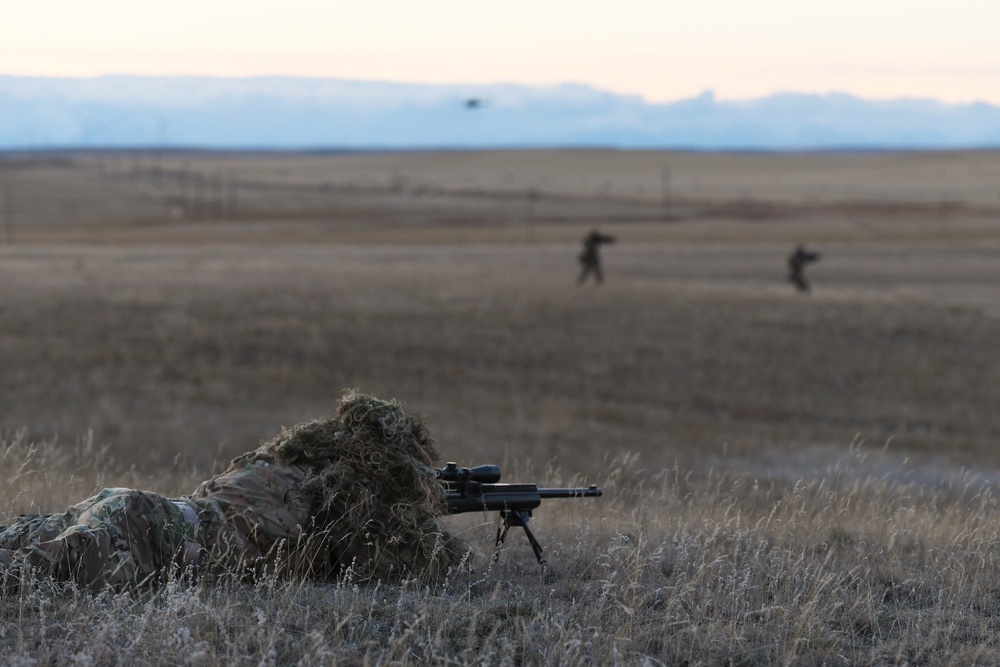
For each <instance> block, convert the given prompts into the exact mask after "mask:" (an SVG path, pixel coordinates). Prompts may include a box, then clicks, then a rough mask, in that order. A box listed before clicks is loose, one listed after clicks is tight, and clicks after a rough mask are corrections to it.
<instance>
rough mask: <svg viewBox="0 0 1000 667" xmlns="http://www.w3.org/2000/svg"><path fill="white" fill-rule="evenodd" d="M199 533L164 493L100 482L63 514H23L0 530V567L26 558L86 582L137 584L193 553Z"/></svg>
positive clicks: (16, 568) (13, 566) (15, 570)
mask: <svg viewBox="0 0 1000 667" xmlns="http://www.w3.org/2000/svg"><path fill="white" fill-rule="evenodd" d="M197 533H198V531H197V526H195V525H194V524H192V523H189V521H188V520H187V519H185V517H184V511H183V509H182V508H181V507H179V506H178V505H177V504H176V503H174V502H171V501H170V500H168V499H167V498H164V497H163V496H160V495H158V494H155V493H148V492H145V491H136V490H133V489H122V488H111V489H103V490H102V491H100V492H99V493H98V494H97V495H95V496H93V497H91V498H88V499H87V500H84V501H83V502H80V503H77V504H76V505H73V506H72V507H70V508H69V509H67V510H66V511H65V512H64V513H62V514H53V515H37V516H22V517H20V518H19V520H18V521H17V522H15V523H14V524H13V525H11V526H7V527H5V528H3V529H2V530H0V570H5V569H10V570H11V574H14V575H16V574H19V572H20V571H21V570H22V569H24V567H25V566H30V567H31V568H33V569H34V570H35V571H37V572H38V573H39V574H43V575H48V576H51V577H53V578H55V579H60V580H64V581H75V582H77V583H79V584H81V585H85V586H89V587H91V588H100V587H103V586H112V587H115V588H123V587H125V586H136V585H141V584H143V583H147V582H148V581H149V580H150V579H151V578H152V577H154V576H155V575H157V574H160V573H162V572H163V571H165V570H166V569H167V568H168V567H169V566H170V565H171V564H173V563H177V564H178V565H181V566H183V565H184V559H185V557H187V558H188V559H192V557H194V558H196V557H197V553H198V550H199V547H198V546H197V541H196V540H197V539H198V535H197Z"/></svg>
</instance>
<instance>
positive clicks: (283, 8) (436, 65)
mask: <svg viewBox="0 0 1000 667" xmlns="http://www.w3.org/2000/svg"><path fill="white" fill-rule="evenodd" d="M0 3H2V4H0V6H2V12H0V21H2V22H0V74H15V75H33V76H72V77H82V76H95V75H101V74H167V75H207V76H227V77H228V76H234V77H236V76H258V75H290V76H310V77H314V76H315V77H337V78H348V79H361V80H381V81H398V82H420V83H463V84H487V83H500V82H503V83H523V84H531V85H552V84H558V83H564V82H572V83H583V84H588V85H591V86H594V87H597V88H602V89H606V90H611V91H615V92H619V93H634V94H638V95H641V96H643V97H645V98H646V99H648V100H650V101H669V100H676V99H682V98H687V97H692V96H694V95H697V94H699V93H701V92H702V91H705V90H713V91H715V93H716V96H717V97H719V98H722V99H744V98H750V97H759V96H763V95H767V94H770V93H774V92H788V91H792V92H813V93H826V92H833V91H835V92H846V93H851V94H855V95H859V96H862V97H869V98H879V99H890V98H897V97H923V98H934V99H939V100H942V101H947V102H973V101H987V102H991V103H994V104H1000V1H998V0H951V1H950V2H933V3H932V2H927V1H926V0H827V1H826V2H823V3H822V4H820V3H817V2H811V1H810V0H701V1H700V2H699V1H694V0H686V1H685V2H652V1H640V0H616V1H615V2H594V1H591V0H572V1H570V0H551V1H546V0H532V1H530V2H529V1H526V0H507V1H505V2H502V3H501V2H496V3H482V2H475V1H474V0H472V1H470V0H461V1H459V0H424V1H422V2H421V1H420V0H352V1H350V2H340V1H333V0H282V1H281V2H274V1H264V0H239V1H237V0H170V2H156V3H151V2H142V1H141V0H140V1H136V0H128V1H125V0H92V1H90V2H83V1H81V0H38V1H37V2H31V1H23V0H0Z"/></svg>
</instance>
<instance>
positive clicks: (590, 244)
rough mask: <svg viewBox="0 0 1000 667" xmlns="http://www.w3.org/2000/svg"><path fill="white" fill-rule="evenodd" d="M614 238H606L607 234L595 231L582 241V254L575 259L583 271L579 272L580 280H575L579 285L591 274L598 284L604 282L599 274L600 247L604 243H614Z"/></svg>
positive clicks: (602, 275)
mask: <svg viewBox="0 0 1000 667" xmlns="http://www.w3.org/2000/svg"><path fill="white" fill-rule="evenodd" d="M614 242H615V237H613V236H608V235H607V234H602V233H600V232H599V231H597V230H596V229H595V230H593V231H592V232H590V234H587V236H586V237H584V239H583V252H581V253H580V256H579V257H578V258H577V259H579V260H580V264H582V265H583V270H582V271H581V272H580V278H579V279H578V280H577V282H579V283H580V284H583V281H585V280H586V279H587V276H589V275H590V274H591V273H593V274H594V278H595V279H596V280H597V282H598V283H603V282H604V274H603V273H601V255H600V246H601V245H602V244H604V243H614Z"/></svg>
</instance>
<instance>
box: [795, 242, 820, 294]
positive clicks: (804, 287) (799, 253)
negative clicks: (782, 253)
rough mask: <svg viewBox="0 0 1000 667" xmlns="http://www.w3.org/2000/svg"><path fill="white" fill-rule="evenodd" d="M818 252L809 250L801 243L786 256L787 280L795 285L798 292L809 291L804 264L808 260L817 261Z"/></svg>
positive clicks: (807, 262)
mask: <svg viewBox="0 0 1000 667" xmlns="http://www.w3.org/2000/svg"><path fill="white" fill-rule="evenodd" d="M819 258H820V254H819V253H818V252H809V251H807V250H806V249H805V247H804V246H802V245H801V244H800V245H798V246H796V247H795V251H794V252H792V254H791V255H789V256H788V281H789V282H791V283H792V284H793V285H795V288H796V289H797V290H799V291H800V292H808V291H809V282H808V281H807V280H806V276H805V273H803V272H804V271H805V268H806V265H807V264H809V263H810V262H815V261H818V260H819Z"/></svg>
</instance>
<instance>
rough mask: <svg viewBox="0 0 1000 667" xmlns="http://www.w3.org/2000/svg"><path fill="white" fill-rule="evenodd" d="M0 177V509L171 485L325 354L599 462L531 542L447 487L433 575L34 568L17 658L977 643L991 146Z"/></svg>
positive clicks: (69, 162)
mask: <svg viewBox="0 0 1000 667" xmlns="http://www.w3.org/2000/svg"><path fill="white" fill-rule="evenodd" d="M0 196H2V197H3V199H2V207H0V216H2V217H0V223H2V224H0V239H2V240H3V241H4V243H2V244H0V323H2V324H0V359H2V361H3V364H2V365H3V371H2V372H0V457H2V459H3V467H2V470H3V471H4V472H3V473H0V478H2V479H3V482H4V484H3V489H4V491H3V494H2V495H0V523H2V522H3V520H4V519H5V518H7V517H9V516H11V515H13V514H17V513H21V512H51V511H58V510H60V509H62V508H64V507H65V505H66V504H68V503H69V502H73V501H75V500H79V499H80V498H82V497H84V496H86V495H88V494H89V493H91V492H92V491H93V490H94V489H96V488H100V487H101V486H111V485H125V486H137V487H141V488H148V489H151V490H155V491H159V492H162V493H165V494H168V495H180V494H183V493H188V492H190V491H191V490H193V488H194V486H195V485H196V484H197V482H198V481H199V480H200V479H203V478H205V477H207V476H208V475H210V474H211V473H212V472H213V471H215V470H218V469H219V468H220V467H221V466H222V465H224V463H226V462H227V461H228V459H229V458H231V457H232V456H234V455H236V454H238V453H240V452H243V451H245V450H247V449H250V448H253V447H254V446H256V444H257V443H258V441H259V440H261V439H268V438H270V437H271V436H272V435H274V434H275V433H276V432H277V431H278V430H279V429H280V427H281V426H282V425H291V424H294V423H298V422H301V421H304V420H307V419H310V418H313V417H323V416H327V415H329V414H331V413H332V411H333V410H334V408H335V405H336V400H337V397H338V396H339V394H340V392H341V390H342V389H343V388H345V387H358V388H360V389H362V390H364V391H368V392H372V393H375V394H378V395H381V396H384V397H395V398H398V399H400V400H402V401H403V402H405V403H406V404H407V406H408V407H409V408H410V409H411V410H414V411H417V412H421V413H423V414H425V415H426V417H427V421H428V424H429V426H430V428H431V430H432V433H433V435H434V436H435V437H436V439H437V440H438V442H439V443H440V446H441V449H442V451H443V452H444V454H445V457H446V458H447V459H449V460H456V461H458V462H460V463H462V464H467V465H472V464H477V463H487V462H493V463H498V464H500V465H502V466H503V467H504V469H505V471H506V473H507V474H505V477H506V478H507V479H508V481H516V480H518V479H521V480H527V479H531V480H535V481H539V482H543V483H545V484H557V483H570V482H574V481H580V482H582V481H586V482H588V483H590V482H596V483H600V484H602V485H604V486H605V490H606V496H605V497H604V498H603V499H601V500H599V501H589V500H587V501H564V502H561V503H557V502H553V503H551V504H550V505H551V508H550V505H546V506H544V507H543V508H542V510H541V511H539V512H537V513H536V519H535V523H536V526H535V530H536V533H537V534H538V535H539V537H540V539H541V540H542V542H543V544H545V545H546V547H547V549H548V552H549V560H550V562H551V563H552V568H551V572H550V573H549V575H548V576H547V577H545V578H543V577H540V576H539V574H538V571H537V568H536V567H535V564H534V561H533V559H532V556H531V552H530V550H529V549H528V547H527V545H526V544H524V543H522V541H521V540H514V541H513V542H512V543H511V544H510V545H509V548H508V553H505V554H504V556H503V558H502V559H501V561H500V563H499V564H498V565H496V566H493V565H491V564H490V563H489V559H488V558H486V555H488V553H489V546H490V544H489V543H490V534H491V531H492V530H493V528H494V527H493V524H492V523H490V522H489V521H488V519H487V518H484V517H473V518H467V519H468V520H467V522H466V523H462V522H461V521H458V520H456V526H458V527H461V528H463V529H464V530H466V531H467V533H466V534H467V535H469V536H470V538H471V539H472V541H473V543H474V544H476V545H477V546H479V547H480V548H481V550H482V555H481V556H478V557H477V558H475V559H473V560H472V561H470V564H469V567H467V568H464V569H463V570H462V571H460V572H456V573H455V575H454V577H452V578H450V579H449V581H447V582H445V584H443V585H442V586H440V587H438V588H434V589H422V588H420V587H418V586H415V585H414V586H406V585H404V586H386V585H380V586H372V585H358V583H357V582H353V581H351V580H350V577H345V579H344V580H343V581H340V582H336V583H335V584H330V585H313V584H301V583H293V582H275V581H266V582H261V584H260V585H258V586H251V587H245V588H237V587H224V588H221V589H220V588H206V587H201V586H188V585H184V584H182V583H181V582H178V583H177V584H176V585H174V586H171V587H168V589H167V590H164V591H161V592H159V593H157V594H156V595H154V596H152V597H151V598H150V597H149V596H137V595H123V596H111V595H102V596H98V597H97V598H96V599H95V598H93V597H92V596H90V595H88V594H84V593H81V592H79V591H74V590H71V589H62V588H58V587H51V586H47V585H39V586H38V587H37V588H36V589H32V590H26V591H22V592H21V593H19V594H18V595H17V596H16V597H7V598H5V599H4V611H3V613H4V624H3V626H2V628H0V646H2V647H3V652H4V653H6V654H7V655H11V656H15V658H14V659H15V662H16V661H17V660H20V661H21V662H20V663H16V664H66V663H67V662H71V661H76V662H77V663H78V664H114V663H115V662H120V663H127V664H136V663H142V662H150V663H156V662H160V661H163V662H168V663H176V664H237V663H238V664H243V663H246V662H247V661H250V662H260V663H262V664H269V663H276V664H287V663H296V662H302V663H304V664H330V663H334V662H339V663H345V664H358V663H362V662H365V661H368V662H372V663H400V664H409V663H413V664H416V663H421V664H422V663H424V662H426V661H428V660H430V661H434V662H441V663H447V662H454V663H463V664H467V663H480V662H481V663H484V664H513V663H543V662H544V663H573V664H575V663H579V662H593V663H601V664H604V663H612V662H620V663H626V664H642V663H648V664H658V663H663V664H692V665H693V664H730V663H731V664H928V663H932V664H973V663H976V662H978V663H980V664H995V663H996V662H997V661H998V660H1000V642H998V641H997V640H996V639H995V635H996V634H997V629H998V628H997V622H996V621H995V620H994V616H995V615H996V614H995V612H996V605H997V602H996V599H997V597H996V596H997V591H996V584H995V582H996V581H1000V561H998V557H1000V543H998V540H1000V537H998V536H1000V520H998V519H997V512H996V509H997V508H996V500H995V499H994V495H995V489H996V487H997V485H998V483H1000V474H998V471H1000V450H998V448H997V447H996V444H997V441H998V436H1000V414H998V411H997V406H998V405H1000V386H998V384H997V382H996V378H997V377H998V375H1000V373H998V371H1000V351H998V346H997V341H998V340H1000V262H998V251H1000V154H998V153H991V152H978V153H975V152H973V153H907V154H880V153H861V154H849V153H848V154H821V155H766V154H760V155H758V154H740V155H724V154H683V153H657V152H635V153H630V152H610V151H604V152H602V151H567V152H558V151H554V152H517V151H514V152H497V153H442V154H423V153H406V154H308V155H303V154H288V155H284V154H276V155H264V154H261V155H255V154H213V153H140V154H124V153H106V154H101V153H74V154H51V155H7V156H0ZM594 227H599V228H600V229H601V230H602V231H604V232H607V233H611V234H613V235H615V236H616V237H617V238H618V241H617V243H616V244H614V245H612V246H609V247H607V248H605V250H604V252H603V258H604V269H605V274H606V277H607V280H606V283H605V284H603V285H600V286H598V285H596V284H594V283H587V284H584V285H578V284H577V283H576V276H577V272H578V268H579V267H578V266H577V264H576V255H577V253H578V252H579V249H580V240H581V238H582V237H583V236H584V235H585V234H586V233H587V232H588V231H589V230H590V229H592V228H594ZM798 242H803V243H807V244H808V245H809V246H810V247H812V248H815V249H816V250H819V251H820V252H822V253H823V258H822V260H821V261H820V262H819V263H818V264H816V265H814V266H811V267H809V269H808V270H807V275H808V277H809V279H810V281H811V282H812V284H813V290H812V292H811V293H810V294H808V295H805V294H800V293H797V292H795V291H794V290H793V289H792V286H791V285H790V284H789V283H788V282H787V281H786V279H785V274H786V267H785V258H786V256H787V255H788V253H789V252H790V251H791V249H792V248H793V246H794V245H795V244H796V243H798Z"/></svg>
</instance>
